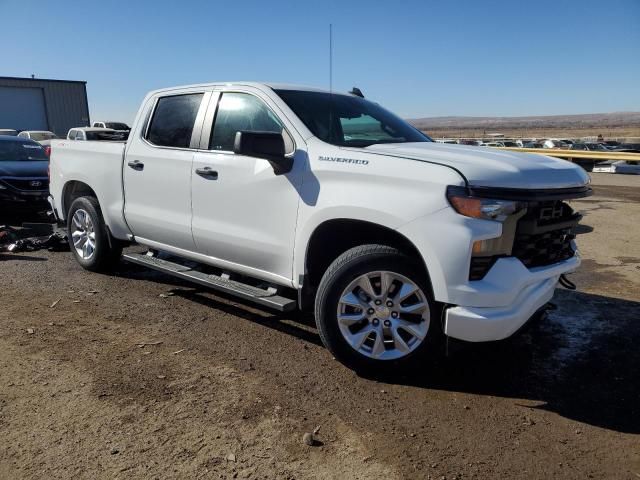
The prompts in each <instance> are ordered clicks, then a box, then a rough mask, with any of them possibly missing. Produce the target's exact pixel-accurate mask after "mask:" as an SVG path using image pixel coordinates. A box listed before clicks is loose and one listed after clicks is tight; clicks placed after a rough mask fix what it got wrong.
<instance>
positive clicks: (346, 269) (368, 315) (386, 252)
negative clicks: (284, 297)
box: [315, 245, 439, 373]
mask: <svg viewBox="0 0 640 480" xmlns="http://www.w3.org/2000/svg"><path fill="white" fill-rule="evenodd" d="M433 312H434V308H433V301H432V299H431V294H430V291H429V289H428V288H427V279H426V278H425V275H424V273H423V272H422V270H421V269H420V268H417V266H416V262H415V260H412V259H411V258H409V257H407V256H406V255H404V254H402V253H400V252H399V251H398V250H397V249H395V248H392V247H388V246H384V245H362V246H358V247H355V248H352V249H350V250H348V251H347V252H345V253H343V254H342V255H340V257H338V258H337V259H336V260H335V261H334V262H333V263H332V264H331V265H330V266H329V268H328V269H327V271H326V272H325V274H324V276H323V278H322V280H321V282H320V287H319V288H318V293H317V296H316V304H315V316H316V323H317V326H318V330H319V332H320V337H321V338H322V341H323V343H324V344H325V346H326V347H327V348H328V349H329V350H330V351H331V352H332V353H333V354H334V355H335V357H336V358H337V359H338V360H340V361H341V362H343V363H345V364H346V365H348V366H350V367H352V368H354V369H356V370H361V371H366V372H371V373H376V372H379V371H382V370H387V371H388V370H389V369H390V368H394V369H395V368H405V367H408V366H409V365H410V364H415V363H417V362H418V361H419V360H421V359H422V358H423V357H424V355H425V354H426V353H427V352H428V351H430V350H432V347H433V345H434V341H433V340H434V339H435V338H436V337H437V336H439V335H438V333H437V332H438V330H439V329H438V325H437V321H435V319H433V318H432V313H433Z"/></svg>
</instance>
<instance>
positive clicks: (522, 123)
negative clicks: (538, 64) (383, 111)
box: [409, 112, 640, 131]
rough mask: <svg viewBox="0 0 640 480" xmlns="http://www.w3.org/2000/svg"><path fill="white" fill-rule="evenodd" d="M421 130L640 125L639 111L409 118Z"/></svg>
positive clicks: (493, 129) (494, 129)
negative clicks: (526, 115)
mask: <svg viewBox="0 0 640 480" xmlns="http://www.w3.org/2000/svg"><path fill="white" fill-rule="evenodd" d="M409 122H410V123H411V124H413V125H414V126H416V127H417V128H419V129H421V130H427V131H429V130H440V129H486V130H487V131H489V130H492V131H496V130H500V129H535V128H567V129H576V128H580V129H582V128H613V127H631V126H640V112H613V113H588V114H582V115H548V116H531V117H428V118H415V119H410V120H409Z"/></svg>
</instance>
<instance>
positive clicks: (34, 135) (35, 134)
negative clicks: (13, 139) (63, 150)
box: [18, 130, 58, 145]
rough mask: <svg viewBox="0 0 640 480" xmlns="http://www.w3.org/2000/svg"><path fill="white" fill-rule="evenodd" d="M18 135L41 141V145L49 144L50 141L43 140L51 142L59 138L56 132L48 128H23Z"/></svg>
mask: <svg viewBox="0 0 640 480" xmlns="http://www.w3.org/2000/svg"><path fill="white" fill-rule="evenodd" d="M18 137H20V138H28V139H29V140H33V141H35V142H38V143H40V144H41V145H48V143H43V142H49V141H51V140H53V139H56V138H58V137H57V136H56V134H55V133H53V132H49V131H46V130H23V131H21V132H20V133H19V134H18Z"/></svg>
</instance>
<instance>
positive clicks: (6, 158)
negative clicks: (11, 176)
mask: <svg viewBox="0 0 640 480" xmlns="http://www.w3.org/2000/svg"><path fill="white" fill-rule="evenodd" d="M47 160H49V158H48V157H47V154H46V153H45V151H44V148H43V147H42V145H38V144H37V143H35V142H16V141H14V140H8V141H2V140H0V162H28V161H45V162H46V161H47Z"/></svg>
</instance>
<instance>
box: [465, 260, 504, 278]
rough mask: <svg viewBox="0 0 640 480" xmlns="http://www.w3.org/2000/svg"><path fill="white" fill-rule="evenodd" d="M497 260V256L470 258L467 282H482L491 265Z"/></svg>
mask: <svg viewBox="0 0 640 480" xmlns="http://www.w3.org/2000/svg"><path fill="white" fill-rule="evenodd" d="M496 260H498V257H497V256H492V257H471V266H470V267H469V280H482V279H483V278H484V277H485V275H486V274H487V273H488V272H489V270H491V267H493V264H494V263H496Z"/></svg>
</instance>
